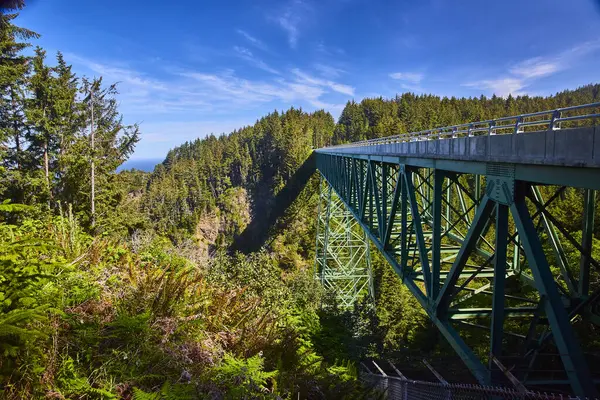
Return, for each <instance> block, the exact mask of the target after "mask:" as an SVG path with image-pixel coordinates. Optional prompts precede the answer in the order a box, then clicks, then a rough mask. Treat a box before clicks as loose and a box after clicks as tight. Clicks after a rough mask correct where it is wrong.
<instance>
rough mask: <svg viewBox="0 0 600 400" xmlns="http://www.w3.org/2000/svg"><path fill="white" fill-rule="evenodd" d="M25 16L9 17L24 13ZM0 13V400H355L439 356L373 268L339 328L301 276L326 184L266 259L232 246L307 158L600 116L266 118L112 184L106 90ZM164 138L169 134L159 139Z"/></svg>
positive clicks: (306, 270) (398, 107)
mask: <svg viewBox="0 0 600 400" xmlns="http://www.w3.org/2000/svg"><path fill="white" fill-rule="evenodd" d="M16 3H17V5H18V3H19V2H16ZM16 11H17V10H12V11H10V12H8V13H7V12H3V13H2V14H1V15H0V157H1V160H2V161H1V165H0V397H2V398H6V399H22V398H56V399H67V398H68V399H175V398H181V399H203V398H231V399H237V398H310V399H323V398H364V397H365V396H368V391H367V389H366V388H364V387H362V386H361V384H360V383H359V382H358V381H357V373H356V365H357V362H358V361H359V360H360V359H362V358H365V357H384V356H388V355H390V354H392V353H394V352H395V351H398V350H403V349H413V351H416V352H417V353H418V354H419V355H423V354H438V355H439V354H446V353H447V349H446V348H445V344H444V343H443V341H442V340H440V339H439V338H438V336H437V331H436V330H435V329H431V328H432V327H431V326H430V325H429V322H428V321H427V319H426V318H425V316H424V314H423V312H422V311H421V310H420V308H419V307H418V305H417V303H416V301H415V300H414V299H413V298H412V297H411V296H410V295H409V293H408V292H407V291H406V290H405V289H404V288H403V286H402V285H401V283H400V281H399V279H398V278H397V276H396V275H395V274H394V272H393V271H392V270H391V268H389V267H387V266H386V264H385V263H384V262H383V260H382V259H381V258H380V257H379V256H378V255H377V254H376V253H374V255H373V258H374V261H373V264H374V268H375V280H376V304H375V307H373V305H371V304H369V303H368V301H365V302H364V303H361V304H357V306H356V308H355V310H353V311H351V312H343V311H341V310H338V309H337V307H336V305H335V304H333V303H332V301H331V298H330V296H328V295H327V294H326V293H323V292H322V289H321V288H320V287H319V285H318V284H317V282H315V280H314V279H313V275H312V274H313V271H312V268H313V261H314V241H315V221H316V204H317V193H316V191H317V188H318V185H317V183H318V178H317V177H316V176H315V177H313V178H312V180H311V181H310V182H309V183H308V185H307V186H306V187H305V189H304V191H303V192H302V193H301V195H300V196H299V197H298V198H297V199H296V201H295V202H294V203H293V204H292V205H291V207H289V209H288V210H287V212H286V214H285V215H284V216H283V217H282V218H281V220H280V221H279V223H278V224H277V225H276V227H275V229H273V231H271V232H270V234H269V240H268V241H267V243H266V244H265V246H264V248H263V249H262V250H261V251H259V252H255V253H250V254H242V253H238V252H235V251H233V250H231V245H232V244H233V243H234V241H235V240H236V239H238V238H239V235H240V233H241V232H242V231H244V229H245V228H246V227H247V226H248V225H249V223H250V222H251V221H252V220H256V219H261V218H264V217H265V215H266V214H268V213H269V212H270V208H271V206H272V203H273V200H274V198H275V196H277V194H278V193H279V192H280V191H281V190H282V189H283V188H284V187H285V185H286V184H287V183H288V182H289V180H290V178H291V177H292V176H293V175H294V173H295V172H296V171H297V169H298V168H299V167H300V166H301V165H302V164H303V162H304V161H305V160H306V159H307V157H309V155H310V154H311V151H312V149H314V148H319V147H323V146H326V145H329V144H333V143H339V142H345V141H354V140H361V139H365V138H373V137H381V136H387V135H392V134H398V133H402V132H406V131H416V130H421V129H426V128H432V127H435V126H440V125H449V124H456V123H461V122H467V121H471V120H482V119H488V118H491V117H499V116H504V115H514V114H518V113H522V112H529V111H538V110H541V109H549V108H555V107H560V106H567V105H573V104H581V103H588V102H593V101H599V100H600V94H599V92H600V85H590V86H586V87H583V88H579V89H577V90H572V91H565V92H562V93H559V94H557V95H556V96H551V97H548V98H542V97H516V98H513V97H508V98H500V97H493V98H491V99H488V98H485V97H481V98H477V99H455V98H451V99H448V98H439V97H436V96H432V95H414V94H411V93H405V94H402V95H399V96H398V97H396V98H394V99H389V100H387V99H382V98H376V99H364V100H362V101H361V102H360V103H356V102H354V101H351V102H348V104H347V105H346V107H345V109H344V110H343V112H342V114H341V116H340V118H339V121H338V122H337V123H336V121H335V120H334V118H333V117H332V116H331V114H329V113H328V112H326V111H323V110H321V111H315V112H311V113H307V112H305V111H303V110H301V109H298V108H290V109H289V110H287V111H282V112H280V111H274V112H273V113H271V114H269V115H267V116H264V117H262V118H260V119H258V120H257V121H256V123H255V124H254V125H252V126H247V127H241V128H240V129H239V130H236V131H234V132H231V133H229V134H223V135H220V136H215V135H211V136H209V137H206V138H198V139H195V140H193V141H190V142H187V143H184V144H182V145H181V146H180V147H177V148H175V149H172V150H171V151H169V153H168V154H167V156H166V158H165V160H164V162H163V163H162V164H160V165H158V166H157V167H156V168H155V170H154V172H153V173H144V172H140V171H123V172H121V173H116V169H117V167H118V166H119V165H121V164H122V163H123V162H124V161H125V160H127V158H128V157H129V156H130V155H131V154H132V152H133V151H134V148H135V144H136V142H137V141H138V140H139V138H140V135H143V126H139V127H138V126H136V125H132V126H127V125H125V124H123V116H122V115H121V113H120V111H119V108H118V102H117V94H118V85H115V84H113V83H112V82H105V81H103V80H102V79H101V78H98V79H89V78H86V77H82V76H77V75H75V74H74V73H73V70H72V68H71V66H70V65H68V63H67V62H66V61H65V59H64V57H63V56H62V55H61V54H60V53H58V54H56V55H55V56H54V55H52V56H50V55H47V54H46V52H45V51H44V50H43V49H41V48H39V47H38V48H35V50H34V52H33V55H31V56H30V55H28V54H30V52H28V50H27V48H28V47H30V46H31V43H35V39H36V38H37V37H38V35H37V34H36V33H34V32H31V31H29V30H27V29H25V28H21V27H18V24H17V22H18V19H16V17H17V15H16ZM164 134H165V135H166V134H169V132H164Z"/></svg>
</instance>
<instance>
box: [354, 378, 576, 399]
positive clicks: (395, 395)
mask: <svg viewBox="0 0 600 400" xmlns="http://www.w3.org/2000/svg"><path fill="white" fill-rule="evenodd" d="M360 379H361V381H362V382H363V384H365V385H367V386H370V387H373V388H375V389H377V390H379V391H380V392H381V393H383V394H384V398H385V399H387V400H481V399H489V400H492V399H493V400H498V399H515V400H530V399H531V400H550V399H564V400H567V399H569V400H577V399H579V400H581V399H584V398H582V397H573V396H569V395H562V394H552V393H541V392H534V391H526V392H519V391H517V390H516V389H512V388H506V387H494V386H481V385H469V384H459V383H447V384H444V383H441V382H426V381H417V380H411V379H407V378H400V377H395V376H384V375H378V374H373V373H361V374H360Z"/></svg>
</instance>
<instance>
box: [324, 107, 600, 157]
mask: <svg viewBox="0 0 600 400" xmlns="http://www.w3.org/2000/svg"><path fill="white" fill-rule="evenodd" d="M594 109H595V110H594ZM582 110H583V111H587V113H585V114H576V115H571V113H573V112H581V111H582ZM594 118H600V102H599V103H590V104H582V105H578V106H572V107H565V108H557V109H555V110H548V111H538V112H535V113H530V114H521V115H516V116H513V117H502V118H496V119H491V120H487V121H479V122H469V123H466V124H460V125H452V126H445V127H442V128H434V129H427V130H424V131H419V132H411V133H402V134H400V135H394V136H387V137H384V138H376V139H369V140H362V141H359V142H353V143H346V144H339V145H335V146H329V147H326V148H327V149H332V148H338V147H363V146H373V145H380V144H390V143H404V142H414V141H420V140H435V139H442V138H456V137H461V136H479V135H496V134H517V133H522V132H524V129H525V128H531V127H536V129H535V130H537V131H541V130H559V129H561V127H562V123H565V122H572V121H581V120H590V119H594Z"/></svg>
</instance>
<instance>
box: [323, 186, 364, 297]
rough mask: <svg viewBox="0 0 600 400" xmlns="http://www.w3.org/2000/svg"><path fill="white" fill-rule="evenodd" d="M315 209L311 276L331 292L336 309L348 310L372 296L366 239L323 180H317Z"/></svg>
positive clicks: (350, 213)
mask: <svg viewBox="0 0 600 400" xmlns="http://www.w3.org/2000/svg"><path fill="white" fill-rule="evenodd" d="M318 210H319V211H318V216H317V243H316V252H315V270H314V273H315V278H316V279H317V280H319V281H320V282H321V284H322V285H323V286H324V287H325V289H326V290H328V291H330V292H331V293H333V294H334V296H335V299H336V302H337V305H338V306H339V307H340V308H342V309H352V307H354V304H355V303H356V302H357V301H358V300H359V299H360V298H361V297H362V296H365V295H367V296H369V297H371V299H372V298H373V279H372V274H371V257H370V254H369V242H368V239H367V237H366V235H365V232H364V231H363V229H362V228H361V227H360V225H359V223H358V221H357V220H356V219H355V218H354V216H353V215H352V212H351V211H350V210H349V209H348V208H347V207H346V205H345V204H344V203H343V202H342V200H341V199H340V198H339V196H338V195H337V194H336V193H335V192H334V191H333V189H332V187H331V186H330V185H328V184H327V182H326V181H325V180H324V179H321V183H320V192H319V209H318Z"/></svg>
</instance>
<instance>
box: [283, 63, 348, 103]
mask: <svg viewBox="0 0 600 400" xmlns="http://www.w3.org/2000/svg"><path fill="white" fill-rule="evenodd" d="M292 73H294V75H296V77H297V79H298V80H299V81H300V82H303V83H308V84H310V85H313V86H318V87H328V88H330V89H331V90H333V91H334V92H338V93H341V94H345V95H348V96H354V88H353V87H352V86H349V85H345V84H342V83H337V82H334V81H330V80H326V79H320V78H316V77H313V76H310V75H308V74H306V73H304V72H302V71H300V70H299V69H298V68H294V69H292Z"/></svg>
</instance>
